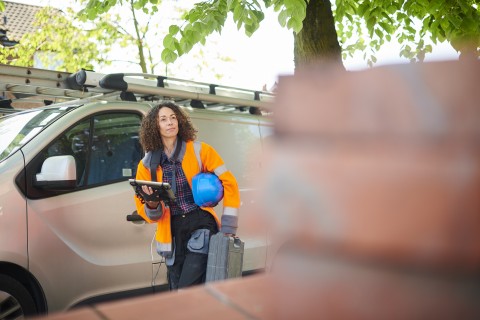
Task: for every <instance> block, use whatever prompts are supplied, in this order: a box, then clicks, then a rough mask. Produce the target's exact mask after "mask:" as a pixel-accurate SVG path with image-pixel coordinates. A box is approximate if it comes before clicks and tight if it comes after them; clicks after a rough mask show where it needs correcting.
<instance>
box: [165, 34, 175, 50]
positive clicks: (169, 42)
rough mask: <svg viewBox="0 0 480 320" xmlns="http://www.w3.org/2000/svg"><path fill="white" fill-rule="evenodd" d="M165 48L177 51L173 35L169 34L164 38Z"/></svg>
mask: <svg viewBox="0 0 480 320" xmlns="http://www.w3.org/2000/svg"><path fill="white" fill-rule="evenodd" d="M163 47H164V48H168V49H171V50H175V41H174V40H173V36H172V35H171V34H167V35H166V36H165V38H163Z"/></svg>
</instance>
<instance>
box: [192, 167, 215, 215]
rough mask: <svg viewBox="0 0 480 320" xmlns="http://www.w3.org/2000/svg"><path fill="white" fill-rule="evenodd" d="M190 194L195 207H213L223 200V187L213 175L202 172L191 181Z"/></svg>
mask: <svg viewBox="0 0 480 320" xmlns="http://www.w3.org/2000/svg"><path fill="white" fill-rule="evenodd" d="M192 193H193V200H194V201H195V204H196V205H197V206H200V207H215V206H216V205H217V204H218V203H219V202H220V200H222V198H223V185H222V182H221V181H220V179H218V177H217V176H216V175H215V174H214V173H210V172H202V173H199V174H197V175H196V176H194V177H193V179H192Z"/></svg>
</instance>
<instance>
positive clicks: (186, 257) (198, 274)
mask: <svg viewBox="0 0 480 320" xmlns="http://www.w3.org/2000/svg"><path fill="white" fill-rule="evenodd" d="M171 226H172V237H173V241H174V246H175V261H174V263H173V265H172V266H169V267H167V269H168V284H169V286H170V290H176V289H180V288H185V287H188V286H191V285H195V284H200V283H204V282H205V275H206V271H207V259H208V247H206V248H203V249H204V250H201V251H204V252H205V253H199V252H193V251H191V250H190V249H189V247H188V242H189V240H190V238H191V237H192V234H193V233H194V232H196V230H199V229H207V230H209V231H210V235H209V236H212V235H213V234H215V233H217V232H218V226H217V222H216V221H215V218H214V217H213V216H212V215H211V214H210V213H209V212H208V211H204V210H202V209H200V208H199V209H197V210H194V211H192V212H189V213H187V214H183V215H174V216H172V220H171ZM208 242H209V241H207V245H208Z"/></svg>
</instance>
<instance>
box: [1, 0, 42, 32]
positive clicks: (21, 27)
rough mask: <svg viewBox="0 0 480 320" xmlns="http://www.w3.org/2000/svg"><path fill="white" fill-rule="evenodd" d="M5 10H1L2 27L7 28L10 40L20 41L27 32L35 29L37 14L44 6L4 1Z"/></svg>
mask: <svg viewBox="0 0 480 320" xmlns="http://www.w3.org/2000/svg"><path fill="white" fill-rule="evenodd" d="M4 3H5V11H4V12H0V29H3V30H7V36H8V39H9V40H12V41H20V39H21V38H22V36H23V35H24V34H25V33H28V32H32V31H34V30H35V28H34V26H33V21H34V20H35V15H36V14H37V12H38V11H39V10H41V9H42V8H43V7H40V6H34V5H30V4H23V3H15V2H8V1H4Z"/></svg>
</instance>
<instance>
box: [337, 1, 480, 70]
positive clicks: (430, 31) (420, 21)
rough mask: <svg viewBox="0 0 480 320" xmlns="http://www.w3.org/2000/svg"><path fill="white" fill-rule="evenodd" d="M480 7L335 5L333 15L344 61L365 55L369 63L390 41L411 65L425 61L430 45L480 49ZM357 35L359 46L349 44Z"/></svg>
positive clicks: (454, 3) (453, 4) (386, 3)
mask: <svg viewBox="0 0 480 320" xmlns="http://www.w3.org/2000/svg"><path fill="white" fill-rule="evenodd" d="M478 4H479V1H473V0H461V1H460V0H459V1H449V0H430V1H429V0H397V1H391V0H390V1H388V0H376V1H367V0H363V1H358V0H342V1H337V4H336V8H335V13H334V14H335V19H336V28H337V34H338V36H339V40H340V42H341V43H342V49H343V57H344V58H346V57H347V56H348V55H350V56H351V55H353V53H354V52H355V51H358V50H360V51H364V59H366V60H367V62H368V63H369V65H373V64H374V63H375V62H376V58H375V53H376V52H377V51H378V50H379V49H380V48H381V46H382V45H383V44H384V43H385V42H389V41H392V40H396V41H398V42H399V43H400V44H401V50H400V56H403V57H406V58H408V59H410V60H411V61H423V59H424V58H425V54H426V53H429V52H431V51H432V45H431V44H430V43H428V42H430V41H431V43H434V44H437V43H439V42H444V41H448V42H450V43H451V44H452V46H453V47H454V48H455V49H457V50H458V51H462V50H464V49H465V48H464V47H462V45H463V43H465V42H470V43H471V44H472V46H473V47H476V48H479V47H480V23H479V21H480V11H479V5H478ZM356 37H358V38H359V41H358V42H352V41H351V40H350V39H352V38H356ZM429 40H430V41H429ZM477 55H478V53H477Z"/></svg>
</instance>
